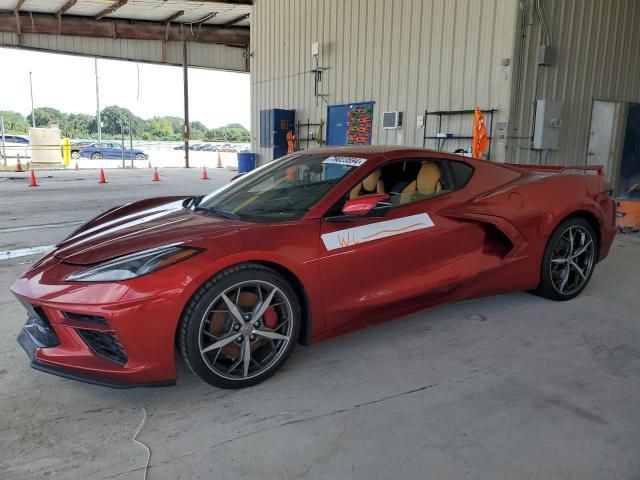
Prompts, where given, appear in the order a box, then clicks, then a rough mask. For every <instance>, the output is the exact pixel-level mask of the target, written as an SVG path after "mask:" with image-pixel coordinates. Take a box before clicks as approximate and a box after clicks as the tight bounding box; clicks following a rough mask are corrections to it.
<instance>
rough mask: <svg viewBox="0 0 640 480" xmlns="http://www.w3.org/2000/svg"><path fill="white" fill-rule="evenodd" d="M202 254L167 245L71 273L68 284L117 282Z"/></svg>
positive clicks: (190, 249)
mask: <svg viewBox="0 0 640 480" xmlns="http://www.w3.org/2000/svg"><path fill="white" fill-rule="evenodd" d="M200 252H202V249H201V248H192V247H183V246H179V245H169V246H165V247H160V248H154V249H151V250H144V251H142V252H137V253H133V254H131V255H125V256H124V257H119V258H116V259H115V260H110V261H108V262H105V263H102V264H100V265H98V266H95V267H91V268H88V269H86V270H82V271H80V272H76V273H72V274H71V275H69V276H68V277H67V278H66V280H68V281H70V282H117V281H120V280H128V279H130V278H136V277H140V276H142V275H146V274H147V273H151V272H155V271H157V270H160V269H162V268H165V267H168V266H170V265H173V264H175V263H178V262H182V261H183V260H186V259H187V258H191V257H193V256H194V255H197V254H198V253H200Z"/></svg>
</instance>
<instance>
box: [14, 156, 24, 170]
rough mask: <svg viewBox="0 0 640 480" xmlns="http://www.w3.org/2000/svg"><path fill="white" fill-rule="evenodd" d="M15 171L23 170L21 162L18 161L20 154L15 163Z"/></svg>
mask: <svg viewBox="0 0 640 480" xmlns="http://www.w3.org/2000/svg"><path fill="white" fill-rule="evenodd" d="M16 172H24V170H23V169H22V163H20V155H18V163H16Z"/></svg>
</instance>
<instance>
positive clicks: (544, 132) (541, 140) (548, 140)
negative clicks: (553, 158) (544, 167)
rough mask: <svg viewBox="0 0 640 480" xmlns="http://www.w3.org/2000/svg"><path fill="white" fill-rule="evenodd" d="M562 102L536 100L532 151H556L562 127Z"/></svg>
mask: <svg viewBox="0 0 640 480" xmlns="http://www.w3.org/2000/svg"><path fill="white" fill-rule="evenodd" d="M561 114H562V102H559V101H555V100H538V101H537V103H536V125H535V133H534V134H533V148H534V150H557V149H558V147H559V145H560V127H561V126H562V116H561Z"/></svg>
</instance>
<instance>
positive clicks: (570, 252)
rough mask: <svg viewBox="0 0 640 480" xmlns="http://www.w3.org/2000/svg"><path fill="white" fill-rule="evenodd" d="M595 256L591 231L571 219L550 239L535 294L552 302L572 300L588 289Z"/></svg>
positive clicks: (590, 228) (586, 223)
mask: <svg viewBox="0 0 640 480" xmlns="http://www.w3.org/2000/svg"><path fill="white" fill-rule="evenodd" d="M597 255H598V240H597V236H596V233H595V231H594V230H593V227H592V226H591V224H589V222H587V221H586V220H584V219H582V218H570V219H568V220H566V221H565V222H563V223H562V224H561V225H560V226H558V228H556V230H555V231H554V232H553V234H552V235H551V238H550V239H549V242H548V244H547V248H546V250H545V253H544V257H543V259H542V268H541V278H540V286H539V287H538V289H537V290H536V291H535V293H537V294H539V295H540V296H543V297H546V298H550V299H552V300H560V301H562V300H571V299H572V298H575V297H577V296H578V295H580V293H581V292H582V290H584V288H585V287H586V286H587V284H588V283H589V280H590V279H591V275H592V274H593V269H594V267H595V264H596V260H597Z"/></svg>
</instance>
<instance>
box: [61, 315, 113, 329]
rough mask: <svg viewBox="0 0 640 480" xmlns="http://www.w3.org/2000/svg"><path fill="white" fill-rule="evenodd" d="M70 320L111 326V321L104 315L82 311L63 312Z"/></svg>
mask: <svg viewBox="0 0 640 480" xmlns="http://www.w3.org/2000/svg"><path fill="white" fill-rule="evenodd" d="M62 313H63V314H64V316H65V318H67V319H68V320H72V321H74V322H84V323H91V324H93V325H104V326H109V322H107V320H106V319H105V318H103V317H96V316H95V315H84V314H82V313H71V312H62Z"/></svg>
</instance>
